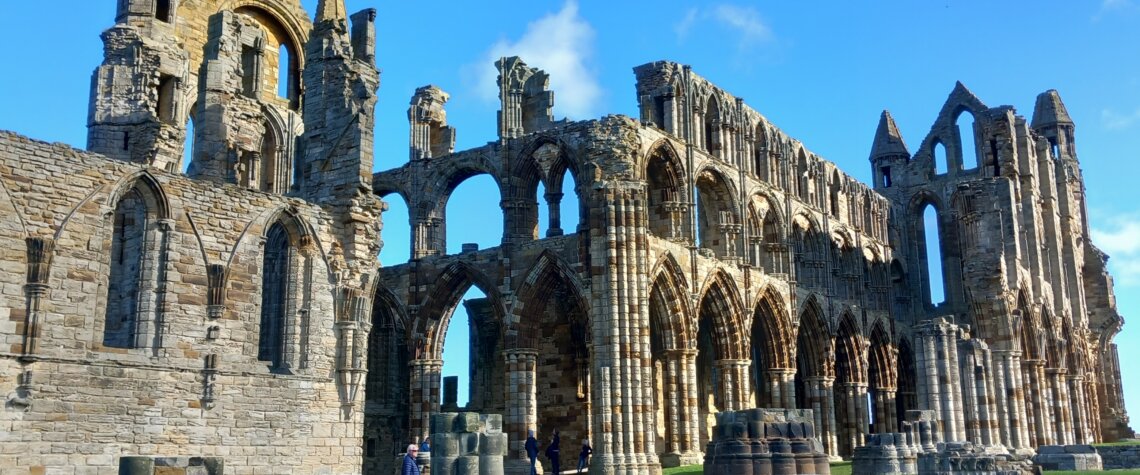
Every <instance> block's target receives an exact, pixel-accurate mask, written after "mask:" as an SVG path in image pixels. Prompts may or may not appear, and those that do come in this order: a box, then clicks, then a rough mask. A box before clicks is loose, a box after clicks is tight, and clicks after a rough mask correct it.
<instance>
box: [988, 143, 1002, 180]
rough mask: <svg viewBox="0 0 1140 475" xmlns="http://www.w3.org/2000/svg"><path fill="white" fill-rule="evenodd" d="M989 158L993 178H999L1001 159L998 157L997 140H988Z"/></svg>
mask: <svg viewBox="0 0 1140 475" xmlns="http://www.w3.org/2000/svg"><path fill="white" fill-rule="evenodd" d="M990 157H991V158H990V160H991V162H990V166H991V167H992V168H993V172H994V176H995V177H997V176H1001V157H999V156H998V148H997V140H994V139H990Z"/></svg>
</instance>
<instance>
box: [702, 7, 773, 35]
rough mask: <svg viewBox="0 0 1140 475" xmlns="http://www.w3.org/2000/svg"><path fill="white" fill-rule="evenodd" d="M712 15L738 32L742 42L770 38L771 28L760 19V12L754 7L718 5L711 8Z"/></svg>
mask: <svg viewBox="0 0 1140 475" xmlns="http://www.w3.org/2000/svg"><path fill="white" fill-rule="evenodd" d="M713 17H714V18H716V20H717V21H719V22H720V23H721V24H723V25H725V26H727V27H729V28H732V29H734V30H736V31H737V33H740V36H741V39H740V41H741V43H742V44H751V43H752V42H755V41H764V40H768V39H771V38H772V30H771V29H770V28H768V25H765V24H764V21H763V20H761V19H760V13H759V12H757V11H756V9H755V8H752V7H747V8H744V7H738V6H735V5H718V6H717V7H716V9H714V10H713Z"/></svg>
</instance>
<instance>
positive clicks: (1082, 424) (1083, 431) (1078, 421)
mask: <svg viewBox="0 0 1140 475" xmlns="http://www.w3.org/2000/svg"><path fill="white" fill-rule="evenodd" d="M1066 383H1067V384H1068V385H1069V399H1070V400H1071V401H1072V408H1073V409H1072V416H1073V437H1074V443H1077V444H1091V443H1093V441H1092V438H1091V437H1089V424H1088V421H1089V415H1088V408H1087V405H1088V401H1087V399H1086V398H1085V378H1084V377H1082V376H1081V375H1080V373H1074V374H1070V375H1069V376H1068V378H1067V380H1066Z"/></svg>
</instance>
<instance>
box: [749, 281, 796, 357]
mask: <svg viewBox="0 0 1140 475" xmlns="http://www.w3.org/2000/svg"><path fill="white" fill-rule="evenodd" d="M751 339H752V348H753V350H752V354H753V357H752V360H753V362H754V363H755V364H756V367H757V369H758V370H766V369H777V368H779V369H795V363H796V362H795V328H794V327H793V325H792V320H791V317H790V316H789V314H788V309H787V304H786V300H785V299H784V298H783V297H782V296H781V295H780V294H779V293H778V292H776V291H775V289H773V288H772V287H768V288H767V289H765V290H764V291H763V292H762V293H761V294H760V299H759V300H757V302H756V307H755V309H754V311H753V314H752V338H751Z"/></svg>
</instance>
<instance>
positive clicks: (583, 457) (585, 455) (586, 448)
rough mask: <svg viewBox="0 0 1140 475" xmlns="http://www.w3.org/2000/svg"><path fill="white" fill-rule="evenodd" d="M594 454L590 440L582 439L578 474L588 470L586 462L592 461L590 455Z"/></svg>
mask: <svg viewBox="0 0 1140 475" xmlns="http://www.w3.org/2000/svg"><path fill="white" fill-rule="evenodd" d="M592 453H594V449H592V448H590V440H589V439H582V451H581V452H578V473H579V474H581V473H582V469H583V468H586V462H588V461H589V460H590V454H592Z"/></svg>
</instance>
